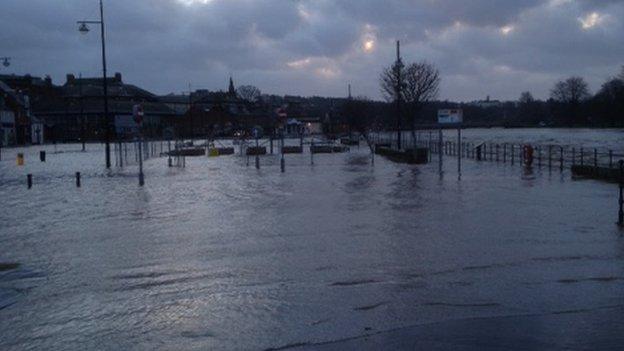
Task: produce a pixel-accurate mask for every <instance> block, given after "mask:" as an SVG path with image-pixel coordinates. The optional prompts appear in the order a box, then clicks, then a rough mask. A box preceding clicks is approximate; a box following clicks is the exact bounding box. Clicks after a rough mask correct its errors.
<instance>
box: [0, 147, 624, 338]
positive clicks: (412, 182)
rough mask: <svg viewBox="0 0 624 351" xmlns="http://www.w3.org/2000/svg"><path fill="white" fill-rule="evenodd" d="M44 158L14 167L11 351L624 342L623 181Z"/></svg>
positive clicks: (3, 296) (3, 180)
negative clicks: (140, 180) (110, 165)
mask: <svg viewBox="0 0 624 351" xmlns="http://www.w3.org/2000/svg"><path fill="white" fill-rule="evenodd" d="M72 147H74V148H76V149H79V145H73V146H72V145H69V146H59V148H61V149H63V148H66V151H72V150H73V149H72ZM38 150H39V149H38V148H30V149H27V150H25V152H26V165H25V166H24V167H23V168H19V167H16V166H15V163H14V158H11V156H10V155H9V156H7V158H3V161H1V162H0V198H2V204H3V206H2V209H3V210H2V211H0V223H2V228H1V229H0V247H2V250H1V251H0V263H2V264H1V265H0V349H2V350H23V349H45V350H55V349H64V350H83V349H100V350H118V349H138V350H169V349H178V350H205V349H214V350H266V349H280V348H286V349H319V350H325V349H336V350H338V349H339V350H344V349H352V350H361V349H434V350H436V349H440V350H458V349H459V350H495V349H513V350H542V349H549V350H551V349H554V350H570V349H572V350H577V349H578V350H583V349H601V350H603V349H612V350H616V349H618V348H620V346H621V345H623V344H624V342H622V335H624V333H623V330H622V327H621V323H619V320H621V316H622V312H623V309H624V307H623V305H624V238H623V236H622V232H621V231H619V230H618V229H617V227H616V226H615V225H614V221H615V219H616V214H617V208H616V205H617V188H616V187H615V186H614V185H613V184H605V183H600V182H596V181H576V180H572V179H571V178H570V175H569V174H568V173H567V171H564V173H563V174H560V173H559V172H558V171H556V172H554V171H553V172H551V173H549V172H548V171H547V170H541V171H540V170H537V169H533V170H529V171H527V170H524V169H522V168H520V167H518V166H517V165H516V166H513V167H512V166H510V165H509V164H496V163H476V162H473V161H466V162H465V164H464V171H463V175H462V180H461V181H458V180H457V177H456V175H455V173H454V172H455V167H456V165H455V164H454V162H447V167H448V169H447V176H446V177H445V178H443V179H440V178H439V177H438V175H437V165H436V164H430V165H425V166H409V165H400V164H394V163H391V162H389V161H387V160H385V159H383V158H381V157H377V158H376V160H375V165H374V166H371V164H370V158H369V155H368V154H367V149H366V148H365V147H362V148H361V149H360V150H359V151H358V150H353V151H352V152H351V153H347V154H330V155H315V157H314V165H313V166H312V165H310V159H309V155H306V154H304V155H288V156H287V158H286V172H285V173H281V172H280V171H279V158H278V157H277V156H263V157H262V158H261V162H262V166H261V168H260V170H256V169H255V167H253V164H252V166H250V167H247V166H246V162H245V159H244V158H241V157H238V156H227V157H219V158H205V157H202V158H187V162H186V168H184V169H182V168H168V167H166V159H165V158H163V159H151V160H150V161H149V162H147V163H146V165H145V174H146V186H145V187H143V188H139V187H138V186H137V178H136V171H137V169H136V166H131V167H128V168H125V169H123V170H116V169H115V170H112V171H111V172H110V173H108V172H106V171H104V170H103V169H102V163H103V153H102V151H101V149H100V148H99V146H94V145H89V146H88V150H89V151H88V152H87V153H80V152H64V153H57V154H53V153H49V154H48V159H47V162H46V163H40V162H38V157H37V156H38ZM14 151H16V150H3V152H4V153H5V154H4V155H7V153H9V152H14ZM6 160H10V161H6ZM76 171H80V172H81V174H82V187H81V188H76V187H75V185H74V179H73V174H74V172H76ZM26 173H32V174H33V175H34V185H33V188H32V189H30V190H28V189H27V188H26V185H25V174H26Z"/></svg>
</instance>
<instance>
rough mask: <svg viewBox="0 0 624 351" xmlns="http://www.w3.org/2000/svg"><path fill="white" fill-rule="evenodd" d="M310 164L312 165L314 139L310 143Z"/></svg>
mask: <svg viewBox="0 0 624 351" xmlns="http://www.w3.org/2000/svg"><path fill="white" fill-rule="evenodd" d="M310 164H311V165H313V164H314V138H312V140H311V141H310Z"/></svg>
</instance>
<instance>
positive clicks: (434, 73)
mask: <svg viewBox="0 0 624 351" xmlns="http://www.w3.org/2000/svg"><path fill="white" fill-rule="evenodd" d="M440 81H441V78H440V72H439V71H438V69H437V68H436V67H435V66H434V65H433V64H431V63H429V62H426V61H422V62H414V63H411V64H409V65H407V66H404V65H403V63H402V62H400V61H399V62H395V63H394V64H393V65H392V66H390V67H386V68H385V69H384V70H383V71H382V73H381V77H380V85H381V92H382V94H383V96H384V98H385V99H386V100H387V101H396V100H397V97H398V95H397V90H400V91H401V95H400V98H401V100H402V101H404V102H405V105H406V107H407V109H406V112H407V115H408V116H409V118H408V119H409V124H410V126H411V130H412V134H415V131H414V127H415V121H416V116H417V115H418V113H419V112H420V111H421V109H422V107H423V105H424V104H426V103H427V102H430V101H433V100H434V99H436V98H437V97H438V93H439V91H440ZM397 87H400V89H397ZM412 137H414V135H412Z"/></svg>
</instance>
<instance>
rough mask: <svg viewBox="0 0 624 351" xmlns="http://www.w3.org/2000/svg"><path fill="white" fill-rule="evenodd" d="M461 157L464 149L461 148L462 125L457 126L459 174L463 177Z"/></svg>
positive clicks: (459, 176)
mask: <svg viewBox="0 0 624 351" xmlns="http://www.w3.org/2000/svg"><path fill="white" fill-rule="evenodd" d="M461 159H462V149H461V126H459V127H458V128H457V176H458V178H459V179H461Z"/></svg>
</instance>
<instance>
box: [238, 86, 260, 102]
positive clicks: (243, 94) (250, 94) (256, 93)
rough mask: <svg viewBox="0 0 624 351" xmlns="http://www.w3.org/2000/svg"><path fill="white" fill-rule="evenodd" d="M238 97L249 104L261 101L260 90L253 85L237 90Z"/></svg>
mask: <svg viewBox="0 0 624 351" xmlns="http://www.w3.org/2000/svg"><path fill="white" fill-rule="evenodd" d="M237 90H238V91H237V93H238V96H239V97H240V98H241V99H243V100H245V101H247V102H256V101H258V100H259V99H260V95H262V93H261V92H260V89H258V88H256V87H255V86H253V85H242V86H240V87H238V89H237Z"/></svg>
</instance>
